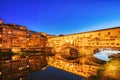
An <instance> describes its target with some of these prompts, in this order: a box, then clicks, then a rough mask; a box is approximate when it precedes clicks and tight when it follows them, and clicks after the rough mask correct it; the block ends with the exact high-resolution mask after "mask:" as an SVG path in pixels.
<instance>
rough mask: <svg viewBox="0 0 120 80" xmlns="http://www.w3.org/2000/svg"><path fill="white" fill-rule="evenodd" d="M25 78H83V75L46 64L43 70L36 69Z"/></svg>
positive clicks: (57, 79)
mask: <svg viewBox="0 0 120 80" xmlns="http://www.w3.org/2000/svg"><path fill="white" fill-rule="evenodd" d="M25 79H26V80H84V78H83V77H80V76H77V75H75V74H72V73H68V72H65V71H62V70H60V69H57V68H53V67H50V66H48V67H47V68H46V70H45V71H37V72H34V73H32V74H30V75H29V76H27V77H26V78H25Z"/></svg>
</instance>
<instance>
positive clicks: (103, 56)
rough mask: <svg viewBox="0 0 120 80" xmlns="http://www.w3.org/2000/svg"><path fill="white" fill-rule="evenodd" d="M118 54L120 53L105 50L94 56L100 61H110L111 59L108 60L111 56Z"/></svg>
mask: <svg viewBox="0 0 120 80" xmlns="http://www.w3.org/2000/svg"><path fill="white" fill-rule="evenodd" d="M117 53H120V51H118V50H111V49H105V50H101V51H100V52H97V53H95V54H94V56H95V57H96V58H98V59H101V60H104V61H108V60H109V58H108V56H109V55H112V54H117Z"/></svg>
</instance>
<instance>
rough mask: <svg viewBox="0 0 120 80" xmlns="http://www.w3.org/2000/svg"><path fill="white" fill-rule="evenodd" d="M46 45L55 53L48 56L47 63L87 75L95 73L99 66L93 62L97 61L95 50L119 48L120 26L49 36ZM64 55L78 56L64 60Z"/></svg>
mask: <svg viewBox="0 0 120 80" xmlns="http://www.w3.org/2000/svg"><path fill="white" fill-rule="evenodd" d="M46 46H47V47H50V48H51V52H52V53H54V54H55V56H54V57H50V58H48V59H49V62H48V63H49V65H51V66H53V67H56V68H59V69H62V70H66V71H68V72H72V73H75V74H77V75H82V76H84V77H89V76H90V75H92V74H94V75H95V74H96V70H97V69H98V68H99V67H101V65H99V64H97V63H95V62H97V61H96V59H95V58H94V57H93V55H94V54H95V53H96V52H98V51H99V50H100V49H106V48H110V49H112V50H120V27H114V28H108V29H102V30H95V31H89V32H82V33H76V34H69V35H62V36H58V37H54V38H49V39H48V41H47V44H46ZM64 55H65V56H67V55H68V56H69V55H72V56H74V57H76V56H77V55H78V56H79V57H78V56H77V57H78V58H77V59H75V60H66V59H64V58H63V56H64ZM89 56H90V57H89ZM77 61H78V62H77Z"/></svg>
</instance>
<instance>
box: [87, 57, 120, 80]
mask: <svg viewBox="0 0 120 80" xmlns="http://www.w3.org/2000/svg"><path fill="white" fill-rule="evenodd" d="M88 80H120V58H119V57H117V58H112V59H110V60H109V61H108V62H107V63H106V64H105V65H104V66H103V68H100V69H98V70H97V74H96V75H92V76H90V77H89V79H88Z"/></svg>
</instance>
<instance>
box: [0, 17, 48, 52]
mask: <svg viewBox="0 0 120 80" xmlns="http://www.w3.org/2000/svg"><path fill="white" fill-rule="evenodd" d="M46 36H47V35H46V34H45V33H44V34H43V33H42V34H41V33H38V32H35V31H30V30H28V29H27V28H26V27H25V26H22V25H17V24H3V23H2V20H1V19H0V52H10V51H12V52H21V51H40V49H41V48H43V47H45V42H46V39H47V38H46Z"/></svg>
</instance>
